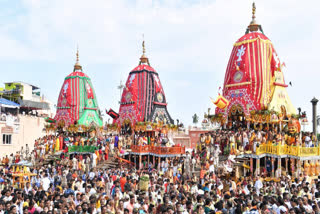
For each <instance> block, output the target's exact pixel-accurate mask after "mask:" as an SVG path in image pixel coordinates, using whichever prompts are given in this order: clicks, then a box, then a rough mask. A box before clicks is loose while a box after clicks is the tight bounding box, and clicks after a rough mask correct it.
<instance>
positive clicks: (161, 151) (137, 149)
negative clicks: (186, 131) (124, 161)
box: [131, 145, 186, 155]
mask: <svg viewBox="0 0 320 214" xmlns="http://www.w3.org/2000/svg"><path fill="white" fill-rule="evenodd" d="M131 151H132V152H134V153H152V154H157V155H165V154H174V155H179V154H185V153H186V148H185V147H181V146H173V147H163V146H137V145H132V146H131Z"/></svg>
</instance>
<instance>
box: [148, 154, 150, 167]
mask: <svg viewBox="0 0 320 214" xmlns="http://www.w3.org/2000/svg"><path fill="white" fill-rule="evenodd" d="M149 163H150V154H148V168H149Z"/></svg>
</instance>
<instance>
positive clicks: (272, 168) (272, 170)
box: [271, 157, 274, 177]
mask: <svg viewBox="0 0 320 214" xmlns="http://www.w3.org/2000/svg"><path fill="white" fill-rule="evenodd" d="M271 176H272V177H274V158H273V157H272V158H271Z"/></svg>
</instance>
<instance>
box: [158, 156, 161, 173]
mask: <svg viewBox="0 0 320 214" xmlns="http://www.w3.org/2000/svg"><path fill="white" fill-rule="evenodd" d="M160 161H161V158H160V156H159V157H158V170H159V171H160V164H161V163H160Z"/></svg>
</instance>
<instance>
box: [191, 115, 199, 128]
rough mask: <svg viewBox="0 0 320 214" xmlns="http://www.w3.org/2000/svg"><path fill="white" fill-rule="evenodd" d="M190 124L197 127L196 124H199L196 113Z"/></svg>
mask: <svg viewBox="0 0 320 214" xmlns="http://www.w3.org/2000/svg"><path fill="white" fill-rule="evenodd" d="M192 122H193V124H194V125H197V123H198V122H199V117H198V115H197V114H196V113H195V114H194V115H193V116H192Z"/></svg>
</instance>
